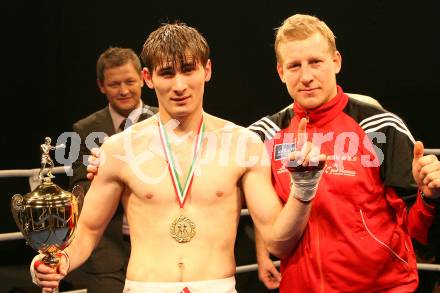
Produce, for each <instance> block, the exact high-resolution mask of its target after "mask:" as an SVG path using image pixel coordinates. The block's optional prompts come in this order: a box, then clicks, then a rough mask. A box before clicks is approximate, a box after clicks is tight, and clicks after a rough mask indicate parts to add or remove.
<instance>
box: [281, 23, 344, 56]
mask: <svg viewBox="0 0 440 293" xmlns="http://www.w3.org/2000/svg"><path fill="white" fill-rule="evenodd" d="M315 33H320V34H321V35H322V36H323V37H324V38H325V39H326V40H327V42H328V45H329V48H330V51H331V53H334V52H336V40H335V35H334V34H333V32H332V31H331V29H330V28H329V27H328V26H327V25H326V24H325V22H323V21H322V20H320V19H319V18H317V17H315V16H312V15H306V14H295V15H292V16H290V17H289V18H287V19H286V20H284V22H283V23H282V24H281V26H280V27H279V28H277V29H276V31H275V54H276V58H277V60H278V61H280V56H279V52H278V47H279V45H280V43H283V42H286V41H296V40H305V39H307V38H309V37H310V36H312V35H313V34H315Z"/></svg>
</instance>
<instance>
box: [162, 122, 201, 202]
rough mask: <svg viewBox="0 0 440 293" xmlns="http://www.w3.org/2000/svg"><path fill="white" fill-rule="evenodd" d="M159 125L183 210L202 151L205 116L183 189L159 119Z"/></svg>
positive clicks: (163, 145)
mask: <svg viewBox="0 0 440 293" xmlns="http://www.w3.org/2000/svg"><path fill="white" fill-rule="evenodd" d="M158 125H159V134H160V140H161V142H162V148H163V151H164V153H165V157H166V160H167V163H168V171H169V172H170V177H171V182H173V187H174V191H175V192H176V196H177V200H178V201H179V205H180V207H181V208H183V206H184V205H185V200H186V196H187V194H188V191H189V190H190V188H191V184H192V181H193V178H194V171H195V162H196V160H197V157H198V154H199V151H200V149H201V146H202V141H203V135H204V133H205V123H204V122H203V115H202V118H201V119H200V123H199V126H198V130H197V137H196V143H195V144H194V151H193V158H192V161H191V166H190V168H189V171H188V175H187V177H186V180H185V185H184V186H183V187H182V184H181V183H180V179H179V175H178V173H177V168H176V163H175V160H174V156H173V153H172V151H171V146H170V142H169V139H168V135H167V132H166V130H165V127H164V126H163V124H162V121H160V118H158Z"/></svg>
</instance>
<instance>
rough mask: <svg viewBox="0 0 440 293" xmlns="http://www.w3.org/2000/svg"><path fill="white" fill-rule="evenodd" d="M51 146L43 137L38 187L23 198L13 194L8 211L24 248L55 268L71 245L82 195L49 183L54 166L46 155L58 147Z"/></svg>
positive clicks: (76, 190) (48, 140)
mask: <svg viewBox="0 0 440 293" xmlns="http://www.w3.org/2000/svg"><path fill="white" fill-rule="evenodd" d="M50 143H51V139H50V138H49V137H46V138H45V143H44V144H42V145H41V153H42V155H41V169H40V173H39V178H40V184H39V185H38V186H37V187H36V188H35V189H34V190H32V191H31V192H30V193H28V194H26V195H24V196H22V195H20V194H15V195H14V196H13V197H12V200H11V211H12V215H13V216H14V220H15V223H16V224H17V226H18V228H19V229H20V231H21V233H22V234H23V236H24V238H25V239H26V244H28V245H29V246H31V247H32V248H33V249H35V250H37V251H38V252H40V253H42V254H44V255H45V256H44V258H43V259H42V261H43V262H44V264H46V265H48V266H50V267H53V268H57V267H58V264H59V257H58V256H57V254H58V253H59V252H60V250H63V249H64V248H66V247H67V246H68V245H69V244H70V242H71V241H72V239H73V237H74V235H75V229H76V224H77V221H78V215H79V210H78V200H79V199H81V198H82V195H83V192H82V189H81V188H74V190H73V191H72V193H71V192H68V191H65V190H63V189H62V188H60V187H59V186H58V185H56V184H55V183H53V182H52V178H54V176H53V175H52V168H53V166H54V164H53V161H52V159H51V157H50V155H49V152H50V151H51V150H54V149H55V148H57V147H54V146H51V145H50ZM46 166H48V170H47V172H45V171H46V170H45V169H46Z"/></svg>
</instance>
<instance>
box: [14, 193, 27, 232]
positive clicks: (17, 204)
mask: <svg viewBox="0 0 440 293" xmlns="http://www.w3.org/2000/svg"><path fill="white" fill-rule="evenodd" d="M23 199H24V197H23V196H22V195H21V194H14V195H13V196H12V199H11V212H12V216H13V217H14V221H15V224H17V227H18V228H19V229H20V232H21V233H22V234H23V235H27V233H26V232H25V230H26V228H27V227H24V226H26V223H24V222H23V217H22V213H23V211H24V205H23Z"/></svg>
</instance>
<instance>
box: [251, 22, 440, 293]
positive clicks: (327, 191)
mask: <svg viewBox="0 0 440 293" xmlns="http://www.w3.org/2000/svg"><path fill="white" fill-rule="evenodd" d="M275 51H276V55H277V61H278V64H277V70H278V73H279V75H280V78H281V80H282V81H283V82H284V83H286V86H287V90H288V92H289V94H290V95H291V96H292V97H293V98H294V103H293V106H292V107H288V108H286V109H284V110H282V111H280V112H279V113H277V114H275V115H272V116H268V117H265V118H262V119H260V120H259V121H257V122H256V123H254V124H253V125H251V126H250V129H251V130H253V131H255V132H256V133H258V134H259V135H260V137H261V138H262V139H263V140H265V142H266V145H267V148H268V151H269V153H270V156H271V159H272V175H273V176H272V178H273V184H274V186H275V188H276V190H277V192H278V194H279V196H280V198H281V199H282V200H283V201H286V200H287V198H288V196H289V194H290V191H291V176H290V174H289V172H288V170H287V169H286V166H285V165H284V162H285V160H286V158H287V156H288V155H289V154H290V153H291V152H293V151H296V150H297V149H296V148H295V145H296V142H297V138H298V135H297V133H295V132H296V130H297V129H298V124H299V121H300V120H301V118H303V117H306V118H308V124H307V137H308V140H309V141H312V142H313V144H314V145H315V146H318V147H320V149H321V153H323V154H326V155H327V161H326V165H325V167H324V173H323V176H322V178H321V181H320V182H319V186H318V190H317V193H316V197H315V198H314V199H313V200H312V201H310V202H304V204H313V206H312V210H311V213H310V216H309V222H308V226H307V228H306V230H305V231H304V234H303V237H302V239H301V241H300V242H299V244H298V245H297V246H296V247H292V253H291V254H290V255H285V256H281V273H282V280H281V285H280V292H282V293H283V292H399V293H401V292H413V291H414V290H415V289H416V288H417V285H418V277H417V267H416V259H415V254H414V250H413V247H412V244H411V237H413V238H415V239H417V240H418V241H420V242H422V243H425V242H426V241H427V232H428V230H429V227H430V225H431V223H432V220H433V216H434V212H435V208H437V206H436V205H438V203H437V200H438V199H436V198H438V197H439V193H440V192H439V187H440V174H439V173H440V172H439V171H438V170H440V165H439V162H438V160H437V158H436V157H435V156H425V157H423V144H421V143H420V142H417V143H416V142H415V140H414V138H413V137H412V135H411V133H410V132H409V130H408V129H407V127H406V125H405V124H404V122H403V121H402V120H401V119H400V118H399V117H398V116H396V115H394V114H392V113H390V112H387V111H385V110H383V109H380V108H378V107H376V106H373V105H370V104H367V103H364V102H361V101H358V100H355V99H352V98H349V97H348V96H347V95H346V94H345V93H344V92H343V90H342V88H341V87H339V86H337V84H336V74H337V73H338V72H339V70H340V67H341V55H340V53H339V52H338V51H337V50H336V45H335V39H334V36H333V33H332V32H331V30H330V29H329V28H328V27H327V25H325V23H323V22H322V21H320V20H319V19H317V18H315V17H312V16H308V15H294V16H292V17H290V18H288V19H286V20H285V21H284V23H283V25H282V26H281V27H280V28H279V29H278V31H277V35H276V41H275ZM413 149H414V153H415V154H414V155H413ZM413 159H414V162H413ZM412 162H413V165H412ZM413 173H414V174H413ZM428 174H429V175H428ZM413 175H414V178H415V179H416V181H417V184H416V182H414V179H413ZM417 185H418V187H419V188H418V196H417V200H416V202H415V204H414V205H413V206H412V207H411V209H409V210H408V209H407V207H406V205H405V203H404V201H403V200H402V196H404V195H408V194H411V193H414V192H416V191H417V189H416V188H417ZM257 247H258V246H257Z"/></svg>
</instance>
